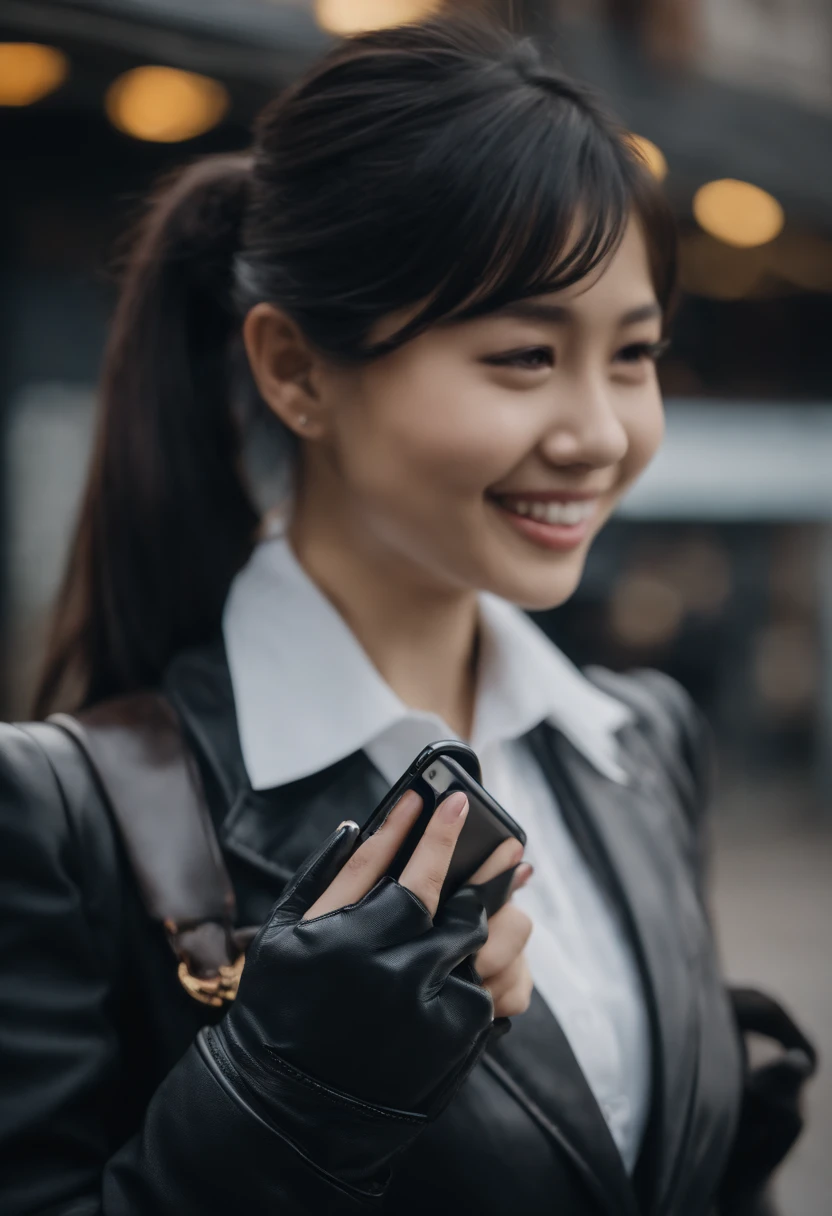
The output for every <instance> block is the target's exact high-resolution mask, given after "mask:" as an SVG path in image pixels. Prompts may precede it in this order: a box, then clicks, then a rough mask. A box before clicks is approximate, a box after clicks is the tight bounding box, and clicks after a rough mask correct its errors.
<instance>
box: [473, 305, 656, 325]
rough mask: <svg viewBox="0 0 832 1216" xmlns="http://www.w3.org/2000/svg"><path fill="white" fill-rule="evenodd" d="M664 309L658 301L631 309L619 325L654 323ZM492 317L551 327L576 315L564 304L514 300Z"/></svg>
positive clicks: (622, 316)
mask: <svg viewBox="0 0 832 1216" xmlns="http://www.w3.org/2000/svg"><path fill="white" fill-rule="evenodd" d="M661 315H662V308H661V305H660V304H659V303H658V302H657V301H656V300H652V301H651V302H650V303H649V304H640V305H639V306H638V308H631V309H630V310H629V312H625V313H623V314H622V315H621V316H620V317H619V318H618V324H619V325H635V324H636V323H637V322H638V321H652V320H654V318H656V317H661ZM491 316H492V317H515V318H516V319H517V320H519V321H543V322H545V323H547V324H549V325H563V324H564V322H567V321H571V320H572V319H573V318H574V316H575V313H574V311H573V310H572V309H571V308H566V307H564V305H562V304H544V303H543V301H542V300H514V301H513V302H512V303H511V304H506V305H505V307H503V308H498V309H496V311H495V312H493V313H491Z"/></svg>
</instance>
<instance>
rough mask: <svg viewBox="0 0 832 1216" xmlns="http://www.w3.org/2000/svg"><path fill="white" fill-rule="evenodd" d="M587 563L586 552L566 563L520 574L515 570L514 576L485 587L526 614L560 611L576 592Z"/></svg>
mask: <svg viewBox="0 0 832 1216" xmlns="http://www.w3.org/2000/svg"><path fill="white" fill-rule="evenodd" d="M585 564H586V553H581V554H580V555H575V556H574V557H571V558H570V559H568V560H566V561H559V562H550V563H547V566H548V568H547V569H545V570H541V569H540V568H539V566H538V568H537V570H535V571H528V573H526V574H525V576H524V575H523V573H522V572H521V571H519V570H518V571H517V572H516V573H515V575H514V577H511V576H508V577H506V575H507V574H508V572H506V571H504V572H503V577H502V578H500V579H498V580H495V585H492V586H490V587H488V588H487V589H488V590H489V591H493V593H494V594H495V595H499V596H500V597H501V598H502V599H504V600H509V601H510V602H511V603H512V604H516V605H517V606H518V608H523V609H525V610H526V611H527V612H547V611H549V610H550V609H552V608H560V606H561V605H562V604H565V603H566V601H567V600H568V599H570V598H571V597H572V596H573V595H574V594H575V592H576V591H577V589H578V585H579V584H580V581H581V577H582V576H583V572H584V566H585Z"/></svg>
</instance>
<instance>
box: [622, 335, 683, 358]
mask: <svg viewBox="0 0 832 1216" xmlns="http://www.w3.org/2000/svg"><path fill="white" fill-rule="evenodd" d="M669 345H670V342H669V341H668V340H667V338H663V339H662V340H661V341H659V342H631V343H630V345H629V346H623V347H622V348H621V350H619V351H618V352H617V353H616V356H615V357H616V359H618V360H619V362H621V363H641V361H642V359H650V360H651V361H652V362H653V363H655V362H656V360H658V359H661V357H662V355H663V354H664V353H665V351H666V350H667V348H668V346H669Z"/></svg>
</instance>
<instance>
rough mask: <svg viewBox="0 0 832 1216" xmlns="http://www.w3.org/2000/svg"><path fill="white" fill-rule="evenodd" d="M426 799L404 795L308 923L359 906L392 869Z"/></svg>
mask: <svg viewBox="0 0 832 1216" xmlns="http://www.w3.org/2000/svg"><path fill="white" fill-rule="evenodd" d="M421 809H422V799H421V798H420V797H419V795H418V794H417V793H416V792H415V790H408V791H407V793H405V794H403V795H402V797H401V798H400V799H399V801H398V802H397V803H396V805H395V806H394V807H393V809H392V811H391V812H390V814H389V815H388V816H387V818H386V819H385V821H384V823H383V824H382V825H381V827H380V828H379V830H378V831H377V832H374V833H373V835H372V836H371V837H370V838H369V840H365V841H364V843H363V844H362V845H361V847H360V848H359V849H356V850H355V852H354V853H353V854H352V856H351V857H350V858H349V860H348V861H347V863H346V865H344V867H343V869H341V871H340V872H339V873H338V874H336V875H335V877H334V879H333V880H332V882H331V883H330V884H329V886H328V887H327V889H326V890H325V891H324V892H323V893H322V894H321V895H320V897H319V898H318V899H317V900H316V901H315V903H314V904H313V905H312V907H311V908H309V910H308V911H307V912H306V915H305V916H304V920H312V919H313V917H315V916H323V915H324V914H325V913H327V912H334V911H335V910H336V908H345V907H346V906H347V905H348V904H354V903H357V902H358V900H359V899H363V898H364V896H365V895H366V894H367V892H368V891H372V889H373V887H374V886H375V885H376V883H377V882H378V880H379V879H380V878H381V877H382V875H383V874H386V873H387V871H388V870H389V868H390V866H391V864H392V862H393V859H394V857H395V856H396V854H397V853H398V851H399V849H400V848H401V846H402V844H403V843H404V841H405V838H406V837H407V834H408V832H409V831H410V829H411V828H412V827H413V824H414V823H415V822H416V820H417V819H418V818H419V812H420V811H421Z"/></svg>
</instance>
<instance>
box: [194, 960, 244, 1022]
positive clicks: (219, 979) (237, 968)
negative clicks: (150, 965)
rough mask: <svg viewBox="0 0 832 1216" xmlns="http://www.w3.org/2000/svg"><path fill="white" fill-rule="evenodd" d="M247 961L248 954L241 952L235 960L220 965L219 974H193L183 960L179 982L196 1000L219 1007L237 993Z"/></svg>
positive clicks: (231, 999) (232, 998)
mask: <svg viewBox="0 0 832 1216" xmlns="http://www.w3.org/2000/svg"><path fill="white" fill-rule="evenodd" d="M245 961H246V956H245V955H244V954H241V955H240V956H239V957H238V958H237V960H236V961H235V962H233V963H227V964H226V965H225V966H223V967H220V969H219V971H218V972H217V974H216V975H212V976H200V975H191V973H190V971H189V970H188V965H187V963H184V962H182V963H180V964H179V982H180V984H181V985H182V987H183V988H184V989H185V991H186V992H187V994H188V996H192V997H193V998H194V1000H195V1001H199V1002H200V1003H201V1004H203V1005H213V1006H214V1008H216V1009H219V1008H220V1007H221V1006H222V1005H224V1004H226V1003H228V1002H231V1001H233V1000H234V998H235V996H236V995H237V989H238V988H239V986H240V976H241V975H242V974H243V965H244V964H245Z"/></svg>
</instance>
